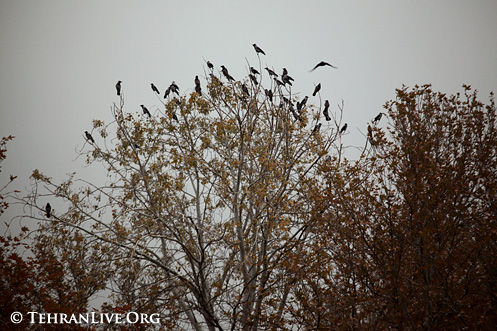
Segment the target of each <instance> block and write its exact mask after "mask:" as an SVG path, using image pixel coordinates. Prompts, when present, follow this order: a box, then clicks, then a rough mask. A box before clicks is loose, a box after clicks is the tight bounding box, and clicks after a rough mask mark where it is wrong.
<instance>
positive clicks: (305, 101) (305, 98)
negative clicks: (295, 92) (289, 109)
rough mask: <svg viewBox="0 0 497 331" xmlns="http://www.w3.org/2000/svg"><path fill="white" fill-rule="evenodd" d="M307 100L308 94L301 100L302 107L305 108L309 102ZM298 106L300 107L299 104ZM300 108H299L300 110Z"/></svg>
mask: <svg viewBox="0 0 497 331" xmlns="http://www.w3.org/2000/svg"><path fill="white" fill-rule="evenodd" d="M307 100H309V97H308V96H307V95H306V96H305V97H304V99H302V101H300V109H302V108H304V107H305V105H306V104H307ZM297 108H298V106H297ZM300 109H299V110H300Z"/></svg>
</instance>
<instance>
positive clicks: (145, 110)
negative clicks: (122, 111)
mask: <svg viewBox="0 0 497 331" xmlns="http://www.w3.org/2000/svg"><path fill="white" fill-rule="evenodd" d="M140 106H141V107H142V110H143V113H144V114H145V115H148V117H152V115H151V114H150V112H149V111H148V109H147V108H146V107H145V106H144V105H140Z"/></svg>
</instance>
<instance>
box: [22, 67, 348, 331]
mask: <svg viewBox="0 0 497 331" xmlns="http://www.w3.org/2000/svg"><path fill="white" fill-rule="evenodd" d="M261 69H262V68H261V66H260V63H259V72H262V70H261ZM226 72H227V70H226ZM248 78H249V77H247V79H245V80H244V81H234V80H233V79H230V80H228V81H227V82H221V80H224V78H222V77H221V75H217V76H216V75H213V74H211V75H210V76H208V77H206V78H205V79H206V82H207V89H206V93H204V92H202V94H200V93H198V92H192V93H191V94H190V95H185V96H181V97H174V98H173V97H172V96H168V99H167V102H165V103H164V104H163V106H164V108H163V109H157V110H152V113H155V114H154V116H147V117H145V116H143V115H138V116H137V115H135V114H133V113H126V112H125V107H124V105H125V104H124V93H123V92H124V90H125V88H124V86H123V87H122V89H121V93H120V99H119V100H120V102H119V104H118V105H116V104H115V105H114V107H113V110H112V114H113V117H114V121H113V122H112V123H110V124H104V123H103V122H101V121H99V120H95V121H94V122H93V126H94V129H96V130H97V131H98V132H99V134H100V138H101V139H97V138H95V139H94V140H95V143H92V144H89V143H88V144H85V146H86V147H85V148H86V149H85V150H83V151H81V153H82V154H84V155H86V157H87V162H88V163H89V164H103V165H104V166H105V168H106V170H107V176H108V181H107V183H105V184H103V185H99V184H95V183H89V182H87V181H84V180H74V178H73V177H71V178H69V179H68V180H67V181H65V182H62V183H59V184H57V183H54V182H53V180H52V179H51V178H49V177H47V176H45V175H43V174H41V173H40V172H39V171H35V172H34V173H33V175H32V178H33V179H35V181H36V184H35V188H34V190H33V194H32V195H31V196H30V197H28V199H26V202H27V204H28V205H29V206H31V207H32V208H33V209H32V210H33V213H32V214H31V215H30V217H32V218H35V219H40V220H41V219H44V218H43V217H41V216H40V212H43V207H42V206H41V204H40V203H38V198H39V197H40V194H39V193H38V192H40V190H41V189H42V187H41V186H43V187H44V188H45V189H46V190H48V196H51V197H52V198H53V199H55V198H59V199H62V200H64V201H66V203H67V204H68V209H67V211H63V212H58V211H57V210H53V211H52V214H53V215H52V217H51V219H50V222H51V223H52V225H48V227H47V228H45V229H43V230H42V237H41V238H43V240H42V242H43V245H42V246H43V247H48V249H52V250H54V251H58V252H59V254H62V256H64V263H66V265H67V267H68V268H70V267H71V266H70V261H71V258H72V257H71V258H70V257H69V256H68V255H71V254H75V255H78V254H82V253H83V252H84V250H85V249H86V248H84V247H86V246H87V245H90V247H93V251H94V252H95V254H97V252H100V253H101V254H103V256H104V258H101V259H100V260H98V261H99V263H101V262H102V263H103V262H104V261H105V263H107V264H108V266H109V267H110V268H111V269H112V271H111V272H109V273H108V272H107V269H106V268H103V273H101V274H99V273H98V272H96V270H102V269H100V266H97V267H93V268H92V266H91V265H87V267H86V268H85V270H95V272H94V273H92V272H90V276H91V277H97V278H98V281H96V282H95V284H101V282H102V281H105V280H107V279H108V278H107V277H108V275H112V278H110V279H109V282H110V284H111V286H112V288H113V290H114V293H113V302H110V303H108V304H107V305H106V307H107V308H108V309H111V308H112V307H114V308H116V307H121V308H126V309H129V310H132V311H136V312H150V313H157V312H160V313H161V315H162V323H163V326H164V325H165V326H166V327H168V328H177V329H178V328H181V329H193V330H203V329H208V330H216V329H218V330H227V329H231V330H235V329H236V330H239V329H240V330H258V329H261V328H263V329H270V328H274V329H276V328H278V329H285V328H286V327H291V326H292V325H293V320H292V319H290V317H291V316H290V315H289V312H290V311H291V309H292V308H291V307H292V306H293V305H294V299H293V297H294V295H293V290H292V288H293V286H294V283H295V281H296V280H295V275H294V273H293V271H292V269H291V267H292V265H293V263H292V260H293V259H295V258H296V256H295V254H294V253H292V251H293V250H295V249H297V248H298V247H300V246H301V245H303V244H304V243H305V242H306V241H307V240H309V232H308V228H309V222H310V220H311V205H310V204H309V203H308V197H309V196H310V195H312V194H314V191H315V190H316V185H318V180H319V178H318V165H320V164H322V163H323V162H325V161H324V160H325V159H326V157H327V156H330V155H331V156H333V157H335V158H337V159H339V156H338V153H339V152H338V151H336V150H335V149H334V147H336V145H338V143H339V138H340V136H339V134H338V129H339V127H340V126H341V123H340V120H337V119H336V118H335V117H334V123H333V124H326V125H325V126H324V127H323V128H322V129H321V130H319V128H320V126H317V124H318V122H319V118H320V112H321V107H319V108H317V107H314V106H305V105H304V106H301V107H299V108H301V109H299V110H298V111H297V110H295V109H294V106H293V105H294V102H297V101H298V98H297V97H296V95H295V94H293V93H292V91H291V89H290V88H287V87H286V85H280V84H277V83H275V82H274V81H273V80H272V79H271V77H270V80H269V82H268V83H267V84H266V85H265V86H263V77H261V76H259V79H257V78H256V77H255V76H254V74H252V75H251V76H250V80H249V79H248ZM198 90H200V89H198ZM202 91H203V90H202ZM159 100H161V99H160V97H159ZM319 102H320V100H319ZM301 105H302V104H301ZM313 128H317V129H314V130H313ZM337 150H338V149H337ZM106 212H107V213H106ZM48 229H49V232H47V231H46V230H48ZM68 236H72V238H75V239H74V240H71V241H70V240H62V241H60V240H54V238H67V237H68ZM74 241H76V242H77V243H81V245H80V246H78V247H74V251H71V248H70V247H71V246H70V245H74V244H71V243H73V242H74ZM66 248H67V249H66ZM65 254H68V255H65ZM84 259H85V258H84V257H82V258H80V259H78V261H82V260H84ZM87 260H92V259H87ZM72 274H73V277H74V280H76V279H77V277H76V275H74V272H73V273H72ZM83 288H84V287H81V289H83ZM93 288H95V289H96V288H98V286H95V287H93Z"/></svg>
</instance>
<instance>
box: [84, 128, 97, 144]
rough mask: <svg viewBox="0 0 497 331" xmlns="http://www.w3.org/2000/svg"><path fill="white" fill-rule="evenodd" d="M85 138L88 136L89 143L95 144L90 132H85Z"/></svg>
mask: <svg viewBox="0 0 497 331" xmlns="http://www.w3.org/2000/svg"><path fill="white" fill-rule="evenodd" d="M85 136H86V139H87V140H88V141H91V143H92V144H94V143H95V140H94V139H93V137H92V136H91V134H90V133H89V132H88V131H85Z"/></svg>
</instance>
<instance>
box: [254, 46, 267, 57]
mask: <svg viewBox="0 0 497 331" xmlns="http://www.w3.org/2000/svg"><path fill="white" fill-rule="evenodd" d="M252 46H254V49H255V51H256V53H262V54H264V55H266V53H264V51H263V50H262V49H261V48H260V47H259V46H257V45H256V44H252Z"/></svg>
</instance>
